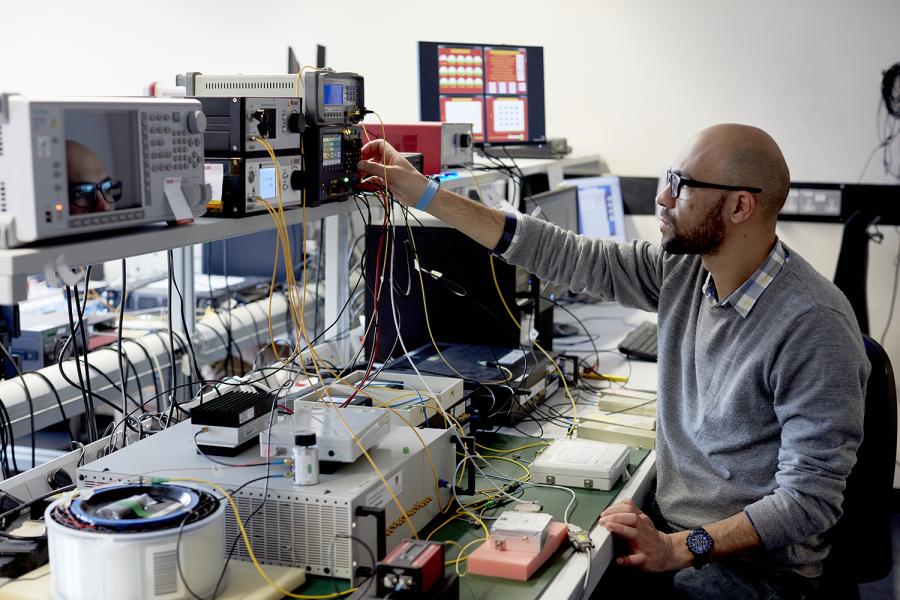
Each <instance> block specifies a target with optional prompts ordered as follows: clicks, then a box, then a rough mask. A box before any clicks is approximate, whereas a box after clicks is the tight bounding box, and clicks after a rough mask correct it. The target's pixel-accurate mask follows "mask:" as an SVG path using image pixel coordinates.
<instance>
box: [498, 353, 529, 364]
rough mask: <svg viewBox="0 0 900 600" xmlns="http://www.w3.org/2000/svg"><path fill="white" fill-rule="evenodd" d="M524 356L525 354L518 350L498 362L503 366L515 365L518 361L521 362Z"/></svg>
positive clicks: (505, 355)
mask: <svg viewBox="0 0 900 600" xmlns="http://www.w3.org/2000/svg"><path fill="white" fill-rule="evenodd" d="M523 356H525V353H524V352H522V351H521V350H518V349H517V350H513V351H511V352H508V353H506V354H504V355H503V356H501V357H500V358H499V359H497V362H498V363H500V364H501V365H514V364H516V362H517V361H519V360H521V359H522V357H523Z"/></svg>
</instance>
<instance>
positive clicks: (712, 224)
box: [662, 194, 727, 256]
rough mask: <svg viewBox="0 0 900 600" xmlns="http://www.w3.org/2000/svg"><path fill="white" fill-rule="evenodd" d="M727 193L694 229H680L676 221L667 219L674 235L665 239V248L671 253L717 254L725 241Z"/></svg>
mask: <svg viewBox="0 0 900 600" xmlns="http://www.w3.org/2000/svg"><path fill="white" fill-rule="evenodd" d="M726 198H727V194H723V195H722V197H721V198H719V200H718V201H717V202H716V205H715V206H714V207H713V209H712V210H710V211H709V213H708V214H707V215H706V217H705V218H704V219H703V221H701V222H700V223H699V224H698V225H697V226H696V227H695V228H694V229H693V230H692V231H687V232H685V231H678V225H677V223H676V222H675V221H672V220H671V219H667V220H668V221H669V222H670V223H671V224H672V232H673V233H672V237H671V238H669V239H667V240H663V242H662V247H663V250H665V251H666V252H669V253H670V254H699V255H701V256H703V255H709V254H715V253H716V251H717V250H718V249H719V247H720V246H721V245H722V242H724V241H725V219H724V218H723V217H722V207H724V206H725V199H726Z"/></svg>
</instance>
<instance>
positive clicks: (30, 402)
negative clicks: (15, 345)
mask: <svg viewBox="0 0 900 600" xmlns="http://www.w3.org/2000/svg"><path fill="white" fill-rule="evenodd" d="M0 352H3V355H4V356H5V357H6V360H8V361H9V363H10V364H11V365H12V366H13V368H14V369H15V370H16V375H17V376H18V377H19V383H21V384H22V388H23V389H24V390H25V399H26V400H27V401H28V422H29V423H30V425H31V468H32V469H33V468H35V467H36V466H37V462H36V460H35V455H36V450H35V447H36V442H35V439H34V434H35V432H36V430H35V428H34V398H32V396H31V390H30V389H28V383H26V382H25V378H24V377H22V369H20V368H19V363H17V362H16V360H15V359H14V358H13V357H12V354H10V353H9V350H7V349H6V346H4V345H3V344H0ZM10 425H11V424H10ZM15 453H16V447H15V441H13V455H15Z"/></svg>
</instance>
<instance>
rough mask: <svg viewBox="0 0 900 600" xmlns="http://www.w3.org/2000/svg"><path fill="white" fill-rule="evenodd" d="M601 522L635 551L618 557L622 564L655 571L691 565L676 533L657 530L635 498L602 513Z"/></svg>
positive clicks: (610, 507)
mask: <svg viewBox="0 0 900 600" xmlns="http://www.w3.org/2000/svg"><path fill="white" fill-rule="evenodd" d="M599 523H600V525H602V526H603V527H606V529H608V530H609V531H610V533H612V534H614V535H617V536H619V537H621V538H623V539H624V540H625V541H626V542H628V546H629V547H630V548H631V554H629V555H627V556H620V557H619V558H617V559H616V564H618V565H621V566H625V567H636V568H638V569H641V570H643V571H653V572H662V571H673V570H676V569H680V568H683V567H684V566H687V565H685V564H683V563H684V560H685V558H686V557H683V556H680V555H681V554H683V553H682V552H679V551H678V550H680V549H679V548H676V547H675V543H674V541H673V539H672V536H670V535H667V534H665V533H663V532H661V531H659V530H658V529H656V526H655V525H654V524H653V521H652V520H651V519H650V517H648V516H647V515H646V514H644V513H643V512H642V511H641V509H639V508H638V507H637V506H636V505H635V503H634V501H632V500H625V501H624V502H617V503H615V504H613V505H611V506H609V508H607V509H606V510H604V511H603V513H601V515H600V521H599ZM685 551H687V550H686V549H685Z"/></svg>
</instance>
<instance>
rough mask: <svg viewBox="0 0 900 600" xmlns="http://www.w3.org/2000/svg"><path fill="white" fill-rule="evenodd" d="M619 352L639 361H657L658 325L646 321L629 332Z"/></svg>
mask: <svg viewBox="0 0 900 600" xmlns="http://www.w3.org/2000/svg"><path fill="white" fill-rule="evenodd" d="M619 352H621V353H622V354H624V355H626V356H630V357H631V358H637V359H639V360H650V361H656V323H651V322H650V321H644V322H643V323H641V324H640V325H638V326H637V327H635V328H634V329H632V330H631V331H629V332H628V335H626V336H625V339H624V340H622V343H621V344H619Z"/></svg>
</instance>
